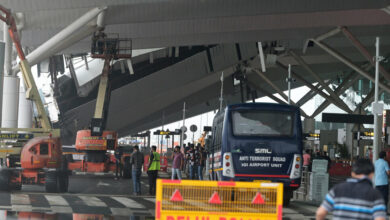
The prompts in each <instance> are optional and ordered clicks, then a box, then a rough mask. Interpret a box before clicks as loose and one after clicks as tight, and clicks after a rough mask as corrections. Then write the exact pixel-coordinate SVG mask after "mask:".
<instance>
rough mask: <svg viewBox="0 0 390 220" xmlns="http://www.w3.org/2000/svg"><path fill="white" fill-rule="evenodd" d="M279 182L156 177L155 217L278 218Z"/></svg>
mask: <svg viewBox="0 0 390 220" xmlns="http://www.w3.org/2000/svg"><path fill="white" fill-rule="evenodd" d="M282 209H283V184H281V183H260V182H221V181H219V182H218V181H197V180H162V179H158V180H157V192H156V213H155V214H156V216H155V217H156V219H159V220H214V219H217V220H260V219H261V220H264V219H278V220H279V219H282Z"/></svg>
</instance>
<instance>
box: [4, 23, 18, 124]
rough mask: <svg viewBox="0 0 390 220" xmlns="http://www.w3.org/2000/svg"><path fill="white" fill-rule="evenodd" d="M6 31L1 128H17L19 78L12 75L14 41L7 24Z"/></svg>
mask: <svg viewBox="0 0 390 220" xmlns="http://www.w3.org/2000/svg"><path fill="white" fill-rule="evenodd" d="M4 30H5V31H4V32H3V33H4V35H3V36H4V41H5V56H4V81H3V100H2V111H1V115H2V121H1V127H2V128H16V127H17V126H18V107H19V78H18V77H16V76H15V75H13V74H12V41H11V38H10V36H9V33H8V31H7V30H8V26H7V25H6V24H4Z"/></svg>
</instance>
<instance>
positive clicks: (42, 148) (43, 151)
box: [39, 143, 49, 155]
mask: <svg viewBox="0 0 390 220" xmlns="http://www.w3.org/2000/svg"><path fill="white" fill-rule="evenodd" d="M39 154H40V155H48V154H49V145H48V144H47V143H42V144H40V145H39Z"/></svg>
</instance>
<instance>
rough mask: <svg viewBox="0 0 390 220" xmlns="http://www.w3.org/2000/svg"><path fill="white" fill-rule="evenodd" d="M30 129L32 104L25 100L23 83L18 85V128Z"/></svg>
mask: <svg viewBox="0 0 390 220" xmlns="http://www.w3.org/2000/svg"><path fill="white" fill-rule="evenodd" d="M31 127H32V102H31V101H30V100H28V99H26V91H25V88H24V83H20V87H19V114H18V128H31ZM21 133H22V132H21Z"/></svg>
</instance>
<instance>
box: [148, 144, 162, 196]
mask: <svg viewBox="0 0 390 220" xmlns="http://www.w3.org/2000/svg"><path fill="white" fill-rule="evenodd" d="M156 151H157V147H156V146H152V152H150V156H149V166H148V177H149V194H150V195H155V194H156V180H157V177H158V171H159V170H160V154H159V153H157V152H156Z"/></svg>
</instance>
